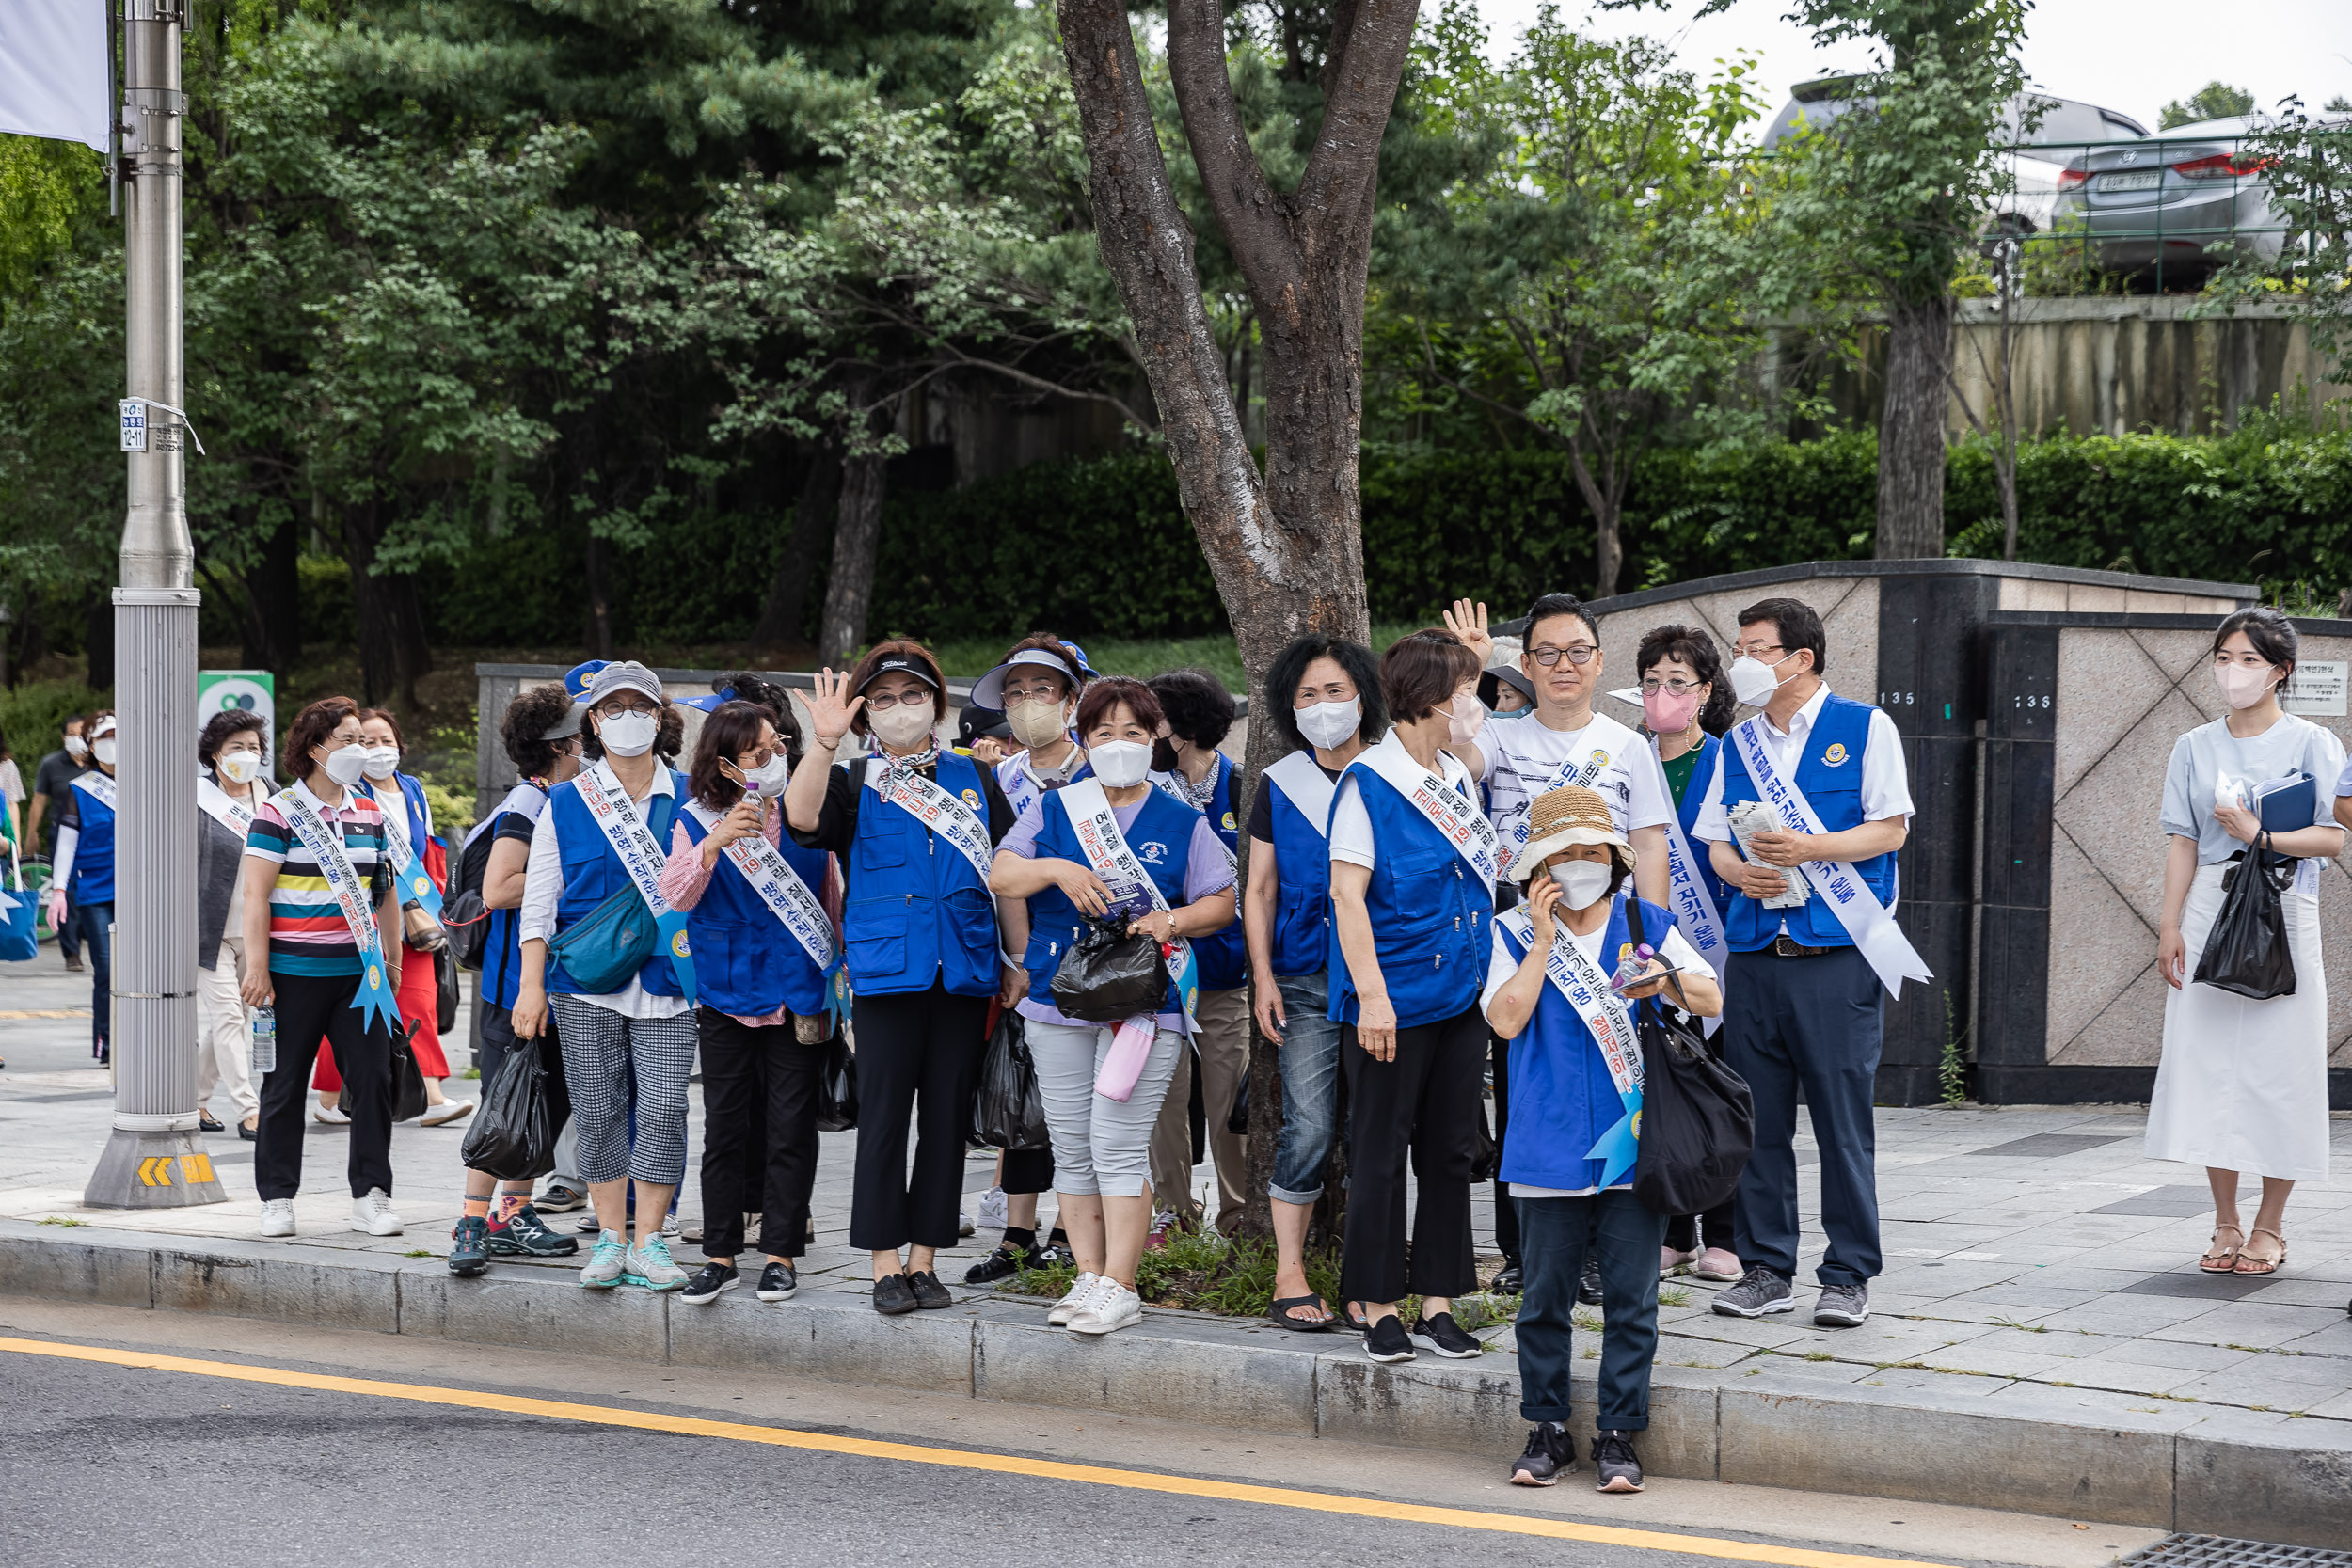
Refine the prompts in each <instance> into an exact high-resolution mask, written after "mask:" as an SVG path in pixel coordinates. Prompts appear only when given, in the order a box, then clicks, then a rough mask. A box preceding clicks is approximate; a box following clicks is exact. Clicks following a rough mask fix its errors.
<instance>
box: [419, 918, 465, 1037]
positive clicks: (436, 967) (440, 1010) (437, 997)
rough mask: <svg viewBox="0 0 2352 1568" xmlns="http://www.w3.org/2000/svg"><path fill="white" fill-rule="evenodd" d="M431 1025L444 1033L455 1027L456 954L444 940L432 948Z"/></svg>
mask: <svg viewBox="0 0 2352 1568" xmlns="http://www.w3.org/2000/svg"><path fill="white" fill-rule="evenodd" d="M409 961H410V962H412V963H413V962H414V961H415V960H414V959H411V960H409ZM433 1026H434V1027H435V1028H436V1029H438V1030H439V1031H440V1032H441V1033H443V1034H445V1035H446V1034H448V1033H449V1032H450V1031H451V1030H452V1029H454V1028H456V1027H457V955H456V954H455V953H453V952H452V951H451V950H450V945H449V942H447V941H446V940H444V941H443V942H441V944H440V945H439V946H438V947H436V948H435V949H433Z"/></svg>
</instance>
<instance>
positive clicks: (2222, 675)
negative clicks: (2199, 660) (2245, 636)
mask: <svg viewBox="0 0 2352 1568" xmlns="http://www.w3.org/2000/svg"><path fill="white" fill-rule="evenodd" d="M2277 669H2278V666H2277V665H2275V664H2265V665H2264V666H2263V667H2262V668H2261V669H2259V670H2257V669H2253V668H2251V667H2250V666H2248V665H2244V664H2220V663H2217V664H2215V665H2214V667H2213V679H2214V684H2215V685H2216V686H2217V687H2219V688H2220V689H2221V700H2222V701H2223V702H2225V703H2227V704H2229V705H2231V706H2232V707H2252V706H2253V705H2255V704H2256V703H2259V702H2261V701H2262V700H2263V699H2264V698H2265V697H2267V696H2269V695H2270V687H2271V680H2270V677H2271V674H2272V673H2273V672H2274V671H2276V670H2277Z"/></svg>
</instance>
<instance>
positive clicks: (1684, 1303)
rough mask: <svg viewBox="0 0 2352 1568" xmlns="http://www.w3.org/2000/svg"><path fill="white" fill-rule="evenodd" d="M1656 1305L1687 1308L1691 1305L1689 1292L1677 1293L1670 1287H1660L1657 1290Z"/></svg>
mask: <svg viewBox="0 0 2352 1568" xmlns="http://www.w3.org/2000/svg"><path fill="white" fill-rule="evenodd" d="M1658 1305H1659V1306H1661V1307H1688V1306H1690V1305H1691V1292H1690V1291H1678V1290H1677V1289H1675V1287H1673V1286H1671V1285H1661V1286H1660V1287H1659V1288H1658Z"/></svg>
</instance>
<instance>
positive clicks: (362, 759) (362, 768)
mask: <svg viewBox="0 0 2352 1568" xmlns="http://www.w3.org/2000/svg"><path fill="white" fill-rule="evenodd" d="M319 766H320V767H321V768H326V776H327V777H328V778H330V779H332V780H334V781H335V782H336V783H337V784H341V785H342V786H343V787H344V788H345V789H349V788H350V787H351V786H352V785H354V784H358V782H359V780H360V777H361V775H363V774H365V773H366V772H367V770H368V749H367V748H366V747H365V746H345V747H343V748H342V750H340V751H334V752H327V753H326V756H325V757H323V758H321V759H320V761H319Z"/></svg>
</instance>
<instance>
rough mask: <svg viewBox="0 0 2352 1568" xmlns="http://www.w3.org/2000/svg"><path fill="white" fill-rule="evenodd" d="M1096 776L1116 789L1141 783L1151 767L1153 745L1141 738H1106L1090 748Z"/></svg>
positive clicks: (1088, 752)
mask: <svg viewBox="0 0 2352 1568" xmlns="http://www.w3.org/2000/svg"><path fill="white" fill-rule="evenodd" d="M1087 761H1088V763H1089V764H1090V765H1091V766H1092V767H1093V768H1094V776H1095V777H1096V778H1098V779H1100V780H1102V781H1103V782H1104V784H1108V785H1109V786H1110V787H1111V788H1113V789H1126V788H1129V787H1131V786H1133V785H1135V784H1141V783H1142V782H1143V781H1144V779H1145V778H1146V777H1148V776H1149V775H1150V773H1151V771H1152V748H1151V747H1149V746H1146V745H1144V744H1143V743H1142V742H1141V741H1139V740H1105V741H1104V742H1103V743H1102V744H1101V745H1099V746H1089V747H1088V748H1087Z"/></svg>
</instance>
